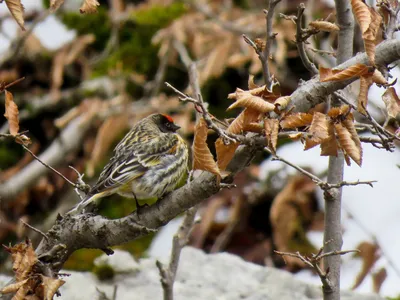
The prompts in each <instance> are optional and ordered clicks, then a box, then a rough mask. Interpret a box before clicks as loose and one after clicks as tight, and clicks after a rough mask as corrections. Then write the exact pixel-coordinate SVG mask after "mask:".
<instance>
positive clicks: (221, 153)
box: [215, 108, 260, 170]
mask: <svg viewBox="0 0 400 300" xmlns="http://www.w3.org/2000/svg"><path fill="white" fill-rule="evenodd" d="M259 116H260V113H259V112H258V111H255V110H253V109H250V108H246V109H245V110H244V111H242V112H241V113H240V115H239V116H237V117H236V119H235V120H233V122H232V123H231V124H230V125H229V127H228V128H227V130H226V131H227V132H229V133H233V134H240V133H242V132H244V128H245V127H246V125H247V124H251V123H254V122H257V121H258V118H259ZM238 147H239V143H230V144H229V145H225V144H224V142H223V140H222V139H221V138H218V139H217V141H216V142H215V150H216V152H217V162H218V167H219V169H220V170H225V168H226V167H227V166H228V164H229V162H230V161H231V160H232V158H233V155H235V151H236V149H237V148H238Z"/></svg>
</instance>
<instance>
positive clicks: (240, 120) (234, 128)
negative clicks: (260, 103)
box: [226, 108, 260, 134]
mask: <svg viewBox="0 0 400 300" xmlns="http://www.w3.org/2000/svg"><path fill="white" fill-rule="evenodd" d="M259 116H260V113H259V112H258V111H257V110H254V109H251V108H246V109H245V110H244V111H242V112H241V113H240V114H239V116H237V117H236V119H235V120H233V122H232V123H231V124H229V126H228V128H227V129H226V131H227V132H229V133H233V134H240V133H242V132H243V131H244V128H245V125H246V124H251V123H254V122H257V121H258V118H259Z"/></svg>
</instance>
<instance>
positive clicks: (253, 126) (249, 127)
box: [243, 122, 263, 133]
mask: <svg viewBox="0 0 400 300" xmlns="http://www.w3.org/2000/svg"><path fill="white" fill-rule="evenodd" d="M248 131H250V132H257V133H261V132H262V131H263V127H262V126H261V124H259V123H256V122H254V123H246V124H244V125H243V132H248Z"/></svg>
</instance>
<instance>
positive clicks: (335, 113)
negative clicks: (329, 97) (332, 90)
mask: <svg viewBox="0 0 400 300" xmlns="http://www.w3.org/2000/svg"><path fill="white" fill-rule="evenodd" d="M349 111H350V106H348V105H342V106H340V107H332V108H331V109H330V110H329V111H328V113H327V115H328V116H329V117H331V118H332V119H336V118H337V117H339V116H343V115H346V114H347V113H349Z"/></svg>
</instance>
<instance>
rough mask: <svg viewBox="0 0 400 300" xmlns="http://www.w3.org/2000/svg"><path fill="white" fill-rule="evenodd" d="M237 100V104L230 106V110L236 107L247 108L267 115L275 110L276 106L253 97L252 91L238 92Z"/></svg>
mask: <svg viewBox="0 0 400 300" xmlns="http://www.w3.org/2000/svg"><path fill="white" fill-rule="evenodd" d="M236 99H237V100H236V102H234V103H233V104H232V105H231V106H229V107H228V110H229V109H233V108H236V107H246V108H250V109H253V110H256V111H259V112H261V113H267V112H271V111H273V110H274V109H275V105H273V104H272V103H269V102H267V101H265V100H264V99H263V98H261V97H259V96H254V95H252V94H251V92H250V91H242V90H240V91H236Z"/></svg>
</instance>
